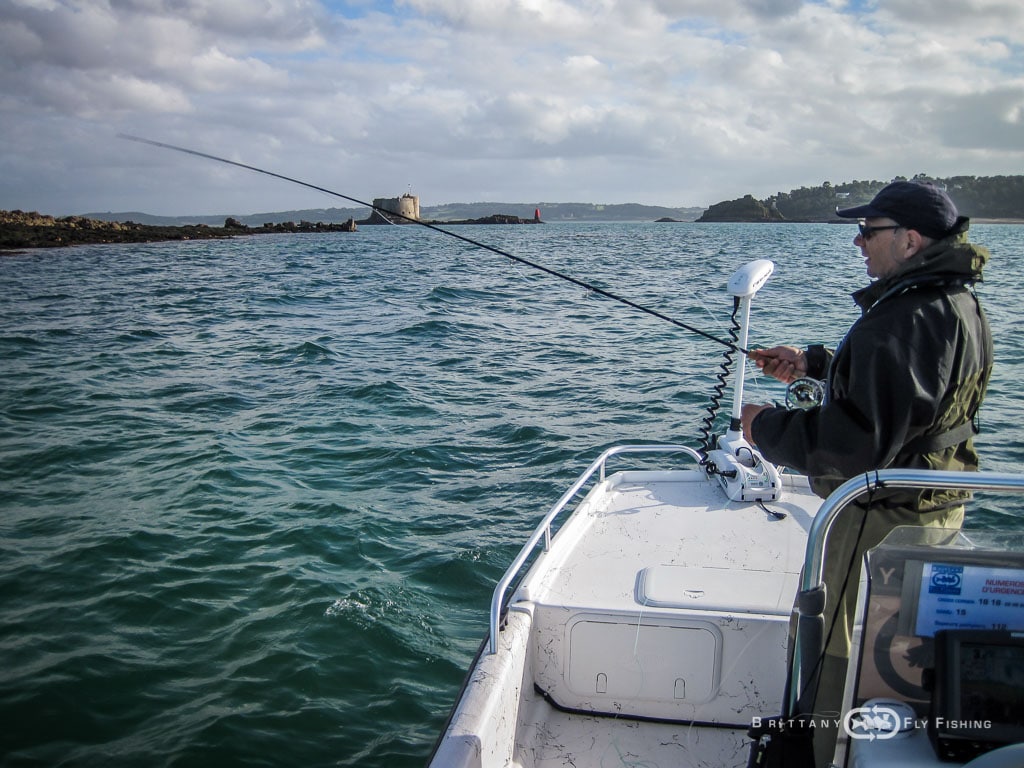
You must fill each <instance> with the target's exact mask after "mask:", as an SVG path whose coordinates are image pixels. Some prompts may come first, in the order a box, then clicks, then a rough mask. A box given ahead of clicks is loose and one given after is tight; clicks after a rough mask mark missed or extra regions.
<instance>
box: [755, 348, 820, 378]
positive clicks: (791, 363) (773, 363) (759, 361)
mask: <svg viewBox="0 0 1024 768" xmlns="http://www.w3.org/2000/svg"><path fill="white" fill-rule="evenodd" d="M749 356H750V359H751V360H753V361H754V365H756V366H757V367H758V368H760V369H761V370H762V371H764V372H765V373H766V374H768V375H769V376H771V377H773V378H776V379H778V380H779V381H781V382H782V383H783V384H792V383H793V382H794V381H796V380H797V379H800V378H803V377H804V376H806V375H807V358H806V357H804V351H803V350H802V349H798V348H797V347H772V348H771V349H752V350H750V355H749Z"/></svg>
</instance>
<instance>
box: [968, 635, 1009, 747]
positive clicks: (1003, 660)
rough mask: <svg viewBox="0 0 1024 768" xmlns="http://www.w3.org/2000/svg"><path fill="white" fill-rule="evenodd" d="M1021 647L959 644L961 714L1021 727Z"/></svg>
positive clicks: (971, 717)
mask: <svg viewBox="0 0 1024 768" xmlns="http://www.w3.org/2000/svg"><path fill="white" fill-rule="evenodd" d="M1022 688H1024V646H1021V645H996V644H992V645H987V644H981V643H973V642H965V643H963V644H962V645H961V646H960V716H961V717H962V718H963V719H965V720H987V721H991V722H993V723H1000V724H1002V725H1010V726H1017V727H1024V697H1022V696H1021V689H1022Z"/></svg>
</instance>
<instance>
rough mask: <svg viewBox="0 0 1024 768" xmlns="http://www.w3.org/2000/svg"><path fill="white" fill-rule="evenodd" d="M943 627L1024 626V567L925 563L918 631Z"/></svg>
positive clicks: (931, 631) (930, 633)
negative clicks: (1019, 568) (1020, 568)
mask: <svg viewBox="0 0 1024 768" xmlns="http://www.w3.org/2000/svg"><path fill="white" fill-rule="evenodd" d="M940 629H1005V630H1024V571H1021V570H1017V569H1014V568H985V567H983V566H977V565H945V564H942V563H924V568H923V569H922V571H921V597H920V599H919V600H918V604H917V626H916V628H915V632H916V634H917V635H918V636H921V637H932V636H933V635H934V634H935V633H936V632H938V631H939V630H940Z"/></svg>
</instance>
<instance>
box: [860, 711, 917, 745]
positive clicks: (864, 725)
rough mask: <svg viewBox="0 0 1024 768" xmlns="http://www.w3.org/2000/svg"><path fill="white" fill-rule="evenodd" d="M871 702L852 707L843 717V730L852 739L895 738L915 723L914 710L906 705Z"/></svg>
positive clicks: (880, 739) (879, 739) (882, 739)
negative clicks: (867, 704)
mask: <svg viewBox="0 0 1024 768" xmlns="http://www.w3.org/2000/svg"><path fill="white" fill-rule="evenodd" d="M869 703H870V702H869ZM870 704H871V705H870V706H863V707H856V708H855V709H851V710H850V711H849V712H847V713H846V717H844V718H843V730H844V731H846V735H847V736H849V737H850V738H851V739H866V740H868V741H875V740H876V739H877V740H878V741H884V740H885V739H895V738H896V737H897V736H899V735H900V734H901V733H904V732H906V731H907V730H908V729H911V728H913V727H914V725H915V721H914V713H913V710H910V711H907V708H906V706H905V705H903V706H901V705H899V704H895V703H894V705H889V704H875V703H870Z"/></svg>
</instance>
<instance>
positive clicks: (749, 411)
mask: <svg viewBox="0 0 1024 768" xmlns="http://www.w3.org/2000/svg"><path fill="white" fill-rule="evenodd" d="M772 407H773V406H771V405H754V404H753V403H747V404H745V405H744V406H743V410H742V411H740V421H741V422H742V424H743V437H745V438H746V440H747V442H748V443H750V444H751V445H753V444H754V438H753V437H751V435H750V425H751V424H752V423H753V421H754V417H755V416H757V414H759V413H760V412H761V411H763V410H765V409H766V408H772Z"/></svg>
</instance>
